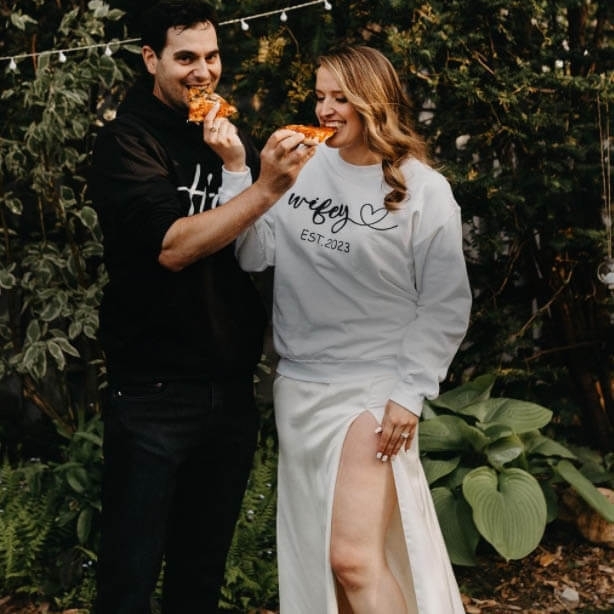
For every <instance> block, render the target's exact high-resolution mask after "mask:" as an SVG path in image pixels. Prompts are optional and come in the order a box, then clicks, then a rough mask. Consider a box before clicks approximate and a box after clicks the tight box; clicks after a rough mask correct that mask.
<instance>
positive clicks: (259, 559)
mask: <svg viewBox="0 0 614 614" xmlns="http://www.w3.org/2000/svg"><path fill="white" fill-rule="evenodd" d="M275 447H276V443H275V440H274V437H273V436H272V435H270V434H268V435H267V434H265V433H264V431H263V433H261V441H260V445H259V446H258V450H257V452H256V456H255V459H254V466H253V468H252V472H251V475H250V478H249V481H248V486H247V490H246V492H245V496H244V498H243V506H242V510H241V516H240V518H239V521H238V523H237V527H236V530H235V534H234V538H233V541H232V545H231V548H230V551H229V553H228V559H227V565H226V584H225V586H224V587H223V588H222V599H221V602H220V606H221V607H222V608H223V609H226V610H233V611H240V612H246V611H249V610H251V609H257V608H260V607H263V606H268V607H272V608H273V607H275V606H276V605H277V564H276V550H275V514H276V501H277V497H276V473H277V454H276V451H275Z"/></svg>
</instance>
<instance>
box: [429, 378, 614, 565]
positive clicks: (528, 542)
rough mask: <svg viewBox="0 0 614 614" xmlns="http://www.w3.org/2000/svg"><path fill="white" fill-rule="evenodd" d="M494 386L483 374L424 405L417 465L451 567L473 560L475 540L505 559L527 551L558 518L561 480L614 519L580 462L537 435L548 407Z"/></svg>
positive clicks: (548, 413) (547, 419) (613, 507)
mask: <svg viewBox="0 0 614 614" xmlns="http://www.w3.org/2000/svg"><path fill="white" fill-rule="evenodd" d="M494 383H495V377H494V376H490V375H483V376H480V377H478V378H476V379H475V380H473V381H470V382H468V383H466V384H464V385H461V386H459V387H457V388H455V389H453V390H450V391H448V392H445V393H443V394H442V395H440V396H439V397H438V398H437V399H435V400H433V401H430V402H429V403H428V404H427V406H426V407H425V411H424V420H423V421H422V422H421V424H420V450H421V452H422V454H423V458H422V461H423V466H424V470H425V473H426V475H427V479H428V482H429V485H430V487H431V491H432V494H433V499H434V502H435V507H436V509H437V514H438V516H439V520H440V523H441V527H442V531H443V533H444V537H445V540H446V545H447V547H448V551H449V553H450V557H451V559H452V562H453V563H455V564H458V565H474V564H476V557H475V553H476V549H477V546H478V544H479V542H480V540H481V539H484V540H486V541H487V542H488V543H489V544H490V545H491V546H492V547H493V548H494V549H495V550H496V551H497V552H498V553H499V554H500V555H501V556H502V557H503V558H504V559H506V560H510V559H520V558H523V557H525V556H526V555H528V554H529V553H530V552H532V551H533V550H534V549H535V548H536V547H537V546H538V544H539V543H540V541H541V538H542V537H543V533H544V530H545V528H546V524H547V523H548V522H549V521H551V520H553V519H554V518H555V517H556V516H557V486H558V485H559V484H560V483H561V481H564V482H566V483H568V484H569V485H571V486H572V487H573V488H574V489H575V490H576V491H577V493H578V494H579V495H580V496H581V497H582V498H583V499H584V500H585V501H586V502H587V503H588V504H589V505H590V506H591V507H593V508H594V509H595V510H596V511H597V512H599V513H600V514H602V515H603V517H604V518H606V519H607V520H608V521H609V522H614V505H612V504H611V503H609V502H608V500H607V499H606V498H605V497H604V496H603V494H601V493H600V492H599V491H598V490H597V489H596V488H595V486H594V484H593V481H591V478H590V477H588V476H590V475H591V473H590V472H588V471H587V474H588V476H587V475H584V474H583V473H582V470H583V469H584V467H583V465H582V463H581V461H580V459H579V458H578V457H577V456H576V455H575V454H574V453H573V452H572V451H571V450H570V449H568V448H567V447H565V446H564V445H562V444H560V443H557V442H556V441H554V440H553V439H551V438H549V437H547V436H546V435H543V434H542V433H541V429H542V428H544V427H545V426H546V425H547V424H548V423H549V422H550V420H551V418H552V412H551V411H550V410H548V409H546V408H544V407H542V406H540V405H537V404H534V403H528V402H525V401H519V400H516V399H508V398H492V397H491V391H492V389H493V385H494ZM595 476H596V474H595V472H594V470H593V472H592V477H593V479H594V478H595ZM606 476H607V474H605V473H602V474H601V479H605V477H606Z"/></svg>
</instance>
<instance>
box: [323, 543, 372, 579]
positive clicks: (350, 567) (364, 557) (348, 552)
mask: <svg viewBox="0 0 614 614" xmlns="http://www.w3.org/2000/svg"><path fill="white" fill-rule="evenodd" d="M373 558H374V557H373V553H372V552H369V551H367V550H366V549H364V548H361V547H360V546H358V545H356V544H352V543H350V542H348V541H346V540H332V541H331V551H330V564H331V567H332V570H333V573H334V575H335V577H336V578H337V580H339V582H340V583H341V585H342V586H344V587H345V588H348V589H355V588H359V587H361V586H364V584H365V583H366V582H367V580H368V578H369V577H372V574H373V567H374V561H373Z"/></svg>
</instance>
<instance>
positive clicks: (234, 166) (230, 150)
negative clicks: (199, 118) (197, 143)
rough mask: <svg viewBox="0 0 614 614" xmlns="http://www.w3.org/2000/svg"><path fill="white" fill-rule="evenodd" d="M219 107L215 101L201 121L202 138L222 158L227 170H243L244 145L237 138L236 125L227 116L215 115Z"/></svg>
mask: <svg viewBox="0 0 614 614" xmlns="http://www.w3.org/2000/svg"><path fill="white" fill-rule="evenodd" d="M219 108H220V103H219V102H216V103H215V105H213V108H212V109H211V111H209V113H207V116H206V117H205V121H204V122H203V139H204V141H205V143H207V145H209V147H211V149H213V151H214V152H215V153H216V154H217V155H218V156H219V157H220V158H222V162H223V164H224V168H225V169H226V170H227V171H231V172H241V171H244V170H246V169H247V167H246V166H245V147H244V146H243V143H242V142H241V139H240V138H239V135H238V133H237V128H236V126H235V125H234V124H232V123H231V122H230V121H229V119H228V118H227V117H218V118H216V117H215V115H216V113H217V112H218V110H219Z"/></svg>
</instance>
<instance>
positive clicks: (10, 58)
mask: <svg viewBox="0 0 614 614" xmlns="http://www.w3.org/2000/svg"><path fill="white" fill-rule="evenodd" d="M316 4H323V5H324V8H325V9H326V10H327V11H330V10H331V9H332V5H331V3H330V2H329V0H310V1H309V2H302V3H300V4H294V5H291V6H286V7H284V8H281V9H275V10H271V11H266V12H263V13H256V14H254V15H247V16H245V17H237V18H236V19H227V20H225V21H220V22H219V24H218V25H219V26H229V25H233V24H241V28H242V29H243V30H249V23H248V22H250V21H252V20H254V19H261V18H263V17H271V16H272V15H280V18H281V21H283V22H285V21H287V13H289V12H290V11H296V10H298V9H303V8H306V7H309V6H314V5H316ZM140 40H141V39H140V38H126V39H124V40H112V41H109V42H106V43H95V44H93V45H80V46H78V47H66V48H64V49H49V50H46V51H38V52H35V53H19V54H16V55H7V56H1V57H0V62H9V69H10V70H15V69H16V68H17V61H18V60H23V59H26V58H35V57H41V56H45V55H55V54H57V55H58V58H59V59H60V61H61V62H65V61H66V54H67V53H73V52H75V51H87V50H90V49H100V48H102V47H104V48H105V53H106V54H107V55H111V54H112V51H111V46H118V47H121V46H123V45H128V44H131V43H138V42H139V41H140Z"/></svg>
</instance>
